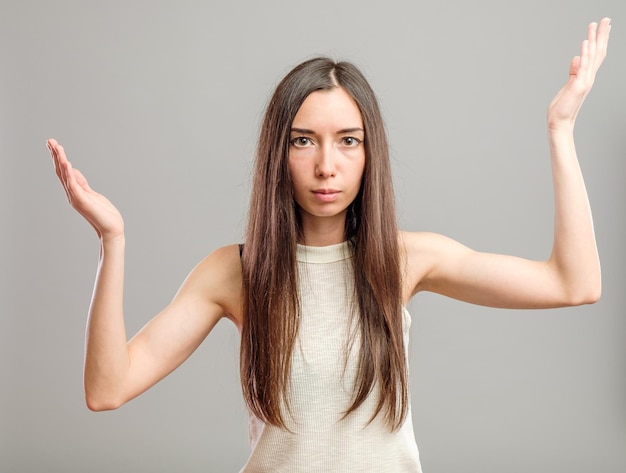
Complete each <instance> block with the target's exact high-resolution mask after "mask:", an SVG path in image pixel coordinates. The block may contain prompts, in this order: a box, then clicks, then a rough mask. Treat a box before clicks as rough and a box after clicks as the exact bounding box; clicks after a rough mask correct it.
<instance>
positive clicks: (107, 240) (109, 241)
mask: <svg viewBox="0 0 626 473" xmlns="http://www.w3.org/2000/svg"><path fill="white" fill-rule="evenodd" d="M125 245H126V237H125V235H124V233H117V234H114V235H100V246H102V247H103V248H109V247H110V248H124V246H125Z"/></svg>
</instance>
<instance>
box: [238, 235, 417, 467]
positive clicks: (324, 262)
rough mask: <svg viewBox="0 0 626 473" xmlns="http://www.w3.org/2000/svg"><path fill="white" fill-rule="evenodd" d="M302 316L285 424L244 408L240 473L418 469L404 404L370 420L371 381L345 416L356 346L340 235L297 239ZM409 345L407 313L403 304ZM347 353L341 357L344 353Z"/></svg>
mask: <svg viewBox="0 0 626 473" xmlns="http://www.w3.org/2000/svg"><path fill="white" fill-rule="evenodd" d="M297 258H298V277H299V281H300V283H299V284H300V286H299V287H300V303H301V309H302V310H301V312H302V313H301V319H300V327H299V334H298V338H297V340H296V345H295V347H294V353H293V358H292V365H291V379H290V385H289V390H288V394H289V401H290V403H291V411H290V412H289V411H287V410H286V408H283V415H284V417H285V423H286V425H287V427H288V429H289V430H290V432H289V431H287V430H284V429H281V428H278V427H275V426H273V425H269V424H265V423H264V422H263V421H261V420H260V419H258V418H256V417H255V416H253V415H250V424H249V426H250V446H251V448H252V453H251V455H250V458H249V459H248V462H247V463H246V465H245V466H244V467H243V469H242V470H241V472H240V473H282V472H285V473H304V472H306V473H310V472H325V473H329V472H337V473H339V472H341V473H346V472H350V473H363V472H376V473H381V472H384V473H409V472H410V473H421V471H422V470H421V467H420V462H419V454H418V450H417V444H416V443H415V436H414V434H413V424H412V421H411V410H410V408H409V412H408V415H407V418H406V421H405V422H404V424H403V425H402V427H401V428H400V429H399V430H398V431H396V432H390V431H389V429H388V428H387V427H386V426H385V424H384V421H383V419H382V416H381V415H379V416H377V417H376V418H375V419H374V420H373V421H372V422H371V423H370V424H368V421H369V420H370V418H371V416H372V414H373V413H374V410H375V407H376V403H377V399H378V396H377V394H376V393H377V390H376V386H375V389H374V390H373V391H372V393H371V394H370V395H369V397H368V398H367V399H366V401H365V402H364V403H363V404H362V405H361V406H360V407H359V408H358V409H357V410H356V411H354V412H352V413H351V414H350V415H349V416H348V417H346V418H345V419H342V416H343V413H344V412H345V411H346V410H347V409H348V408H349V407H350V405H351V404H352V402H351V401H352V394H353V390H354V380H355V378H356V367H357V355H358V350H359V347H360V335H359V332H358V327H357V325H358V316H357V315H353V314H354V313H355V309H356V307H355V304H356V303H353V300H354V297H353V294H354V278H353V276H352V261H351V260H352V256H351V251H350V248H349V246H348V243H347V242H344V243H340V244H338V245H331V246H325V247H309V246H302V245H298V253H297ZM403 317H404V343H405V347H407V346H408V330H409V326H410V323H411V317H410V315H409V313H408V312H407V311H406V310H404V311H403ZM346 353H348V356H347V358H346V355H345V354H346Z"/></svg>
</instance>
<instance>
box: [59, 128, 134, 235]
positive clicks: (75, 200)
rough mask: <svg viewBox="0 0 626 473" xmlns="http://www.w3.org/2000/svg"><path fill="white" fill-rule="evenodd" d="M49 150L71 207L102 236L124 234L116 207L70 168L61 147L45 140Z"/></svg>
mask: <svg viewBox="0 0 626 473" xmlns="http://www.w3.org/2000/svg"><path fill="white" fill-rule="evenodd" d="M48 149H49V150H50V154H51V155H52V159H53V160H54V168H55V171H56V174H57V177H58V178H59V181H61V184H62V185H63V188H64V189H65V194H66V195H67V199H68V200H69V202H70V204H71V205H72V207H74V208H75V209H76V211H77V212H78V213H80V214H81V215H82V216H83V217H84V218H85V219H86V220H87V221H88V222H89V223H90V224H91V226H92V227H93V228H94V230H95V231H96V233H97V234H98V236H99V237H100V238H101V239H103V240H109V239H113V238H117V237H121V236H123V235H124V220H123V219H122V216H121V214H120V213H119V211H118V210H117V209H116V208H115V206H114V205H113V204H112V203H111V202H110V201H109V200H108V199H107V198H106V197H104V196H103V195H101V194H98V193H97V192H95V191H94V190H93V189H91V187H89V183H88V182H87V179H85V176H83V175H82V173H81V172H80V171H79V170H78V169H74V168H73V167H72V164H71V163H70V162H69V161H68V160H67V157H66V156H65V151H64V150H63V146H61V145H60V144H59V143H57V141H56V140H54V139H50V140H48Z"/></svg>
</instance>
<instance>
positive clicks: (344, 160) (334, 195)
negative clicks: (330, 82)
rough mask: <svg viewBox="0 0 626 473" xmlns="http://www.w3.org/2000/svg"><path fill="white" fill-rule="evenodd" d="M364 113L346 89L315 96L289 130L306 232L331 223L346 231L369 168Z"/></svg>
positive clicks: (297, 196) (296, 189) (293, 175)
mask: <svg viewBox="0 0 626 473" xmlns="http://www.w3.org/2000/svg"><path fill="white" fill-rule="evenodd" d="M364 140H365V131H364V129H363V119H362V117H361V112H360V111H359V108H358V107H357V105H356V102H355V101H354V100H353V99H352V97H351V96H350V95H349V94H348V93H347V92H346V91H345V90H344V89H342V88H340V87H336V88H333V89H331V90H328V91H326V90H324V91H316V92H313V93H311V94H310V95H309V96H308V97H307V98H306V99H305V100H304V102H303V103H302V106H301V107H300V109H299V110H298V113H297V114H296V116H295V118H294V120H293V124H292V127H291V134H290V142H289V173H290V175H291V180H292V183H293V187H294V197H295V200H296V202H297V204H298V206H299V207H300V215H301V219H302V225H303V229H304V231H305V232H306V231H307V227H309V226H310V225H316V226H318V225H319V224H322V223H324V222H327V223H332V224H334V225H335V226H336V225H337V224H340V225H341V228H343V225H344V222H345V217H346V212H347V208H348V206H349V205H350V204H351V203H352V201H353V200H354V199H355V197H356V196H357V194H358V192H359V188H360V186H361V178H362V177H363V170H364V168H365V144H364Z"/></svg>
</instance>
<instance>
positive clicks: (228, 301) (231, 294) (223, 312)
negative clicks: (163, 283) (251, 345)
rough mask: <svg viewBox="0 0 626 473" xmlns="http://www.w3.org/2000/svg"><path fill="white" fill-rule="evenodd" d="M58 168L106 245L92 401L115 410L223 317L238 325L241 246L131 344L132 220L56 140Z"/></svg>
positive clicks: (212, 258)
mask: <svg viewBox="0 0 626 473" xmlns="http://www.w3.org/2000/svg"><path fill="white" fill-rule="evenodd" d="M48 147H49V149H50V152H51V154H52V158H53V160H54V164H55V170H56V173H57V176H58V177H59V180H60V181H61V183H62V184H63V187H64V189H65V192H66V195H67V197H68V200H69V202H70V204H71V205H72V207H74V208H75V209H76V210H77V211H78V212H79V213H80V214H81V215H82V216H83V217H84V218H85V219H86V220H87V221H88V222H89V223H90V224H91V226H92V227H93V228H94V230H95V231H96V233H97V234H98V237H99V240H100V258H99V262H98V271H97V276H96V282H95V287H94V292H93V297H92V301H91V305H90V309H89V317H88V321H87V333H86V347H85V378H84V382H85V397H86V401H87V405H88V407H89V408H90V409H92V410H98V411H99V410H107V409H115V408H117V407H119V406H120V405H122V404H124V403H125V402H127V401H129V400H130V399H132V398H134V397H136V396H137V395H139V394H141V393H142V392H143V391H145V390H146V389H148V388H149V387H150V386H152V385H154V384H155V383H157V382H158V381H159V380H161V379H162V378H164V377H165V376H167V375H168V374H169V373H170V372H171V371H173V370H174V369H175V368H176V367H177V366H179V365H180V364H181V363H182V362H183V361H184V360H185V359H187V357H189V355H191V353H193V351H194V350H195V349H196V348H197V347H198V345H199V344H200V343H201V342H202V340H204V338H205V337H206V336H207V335H208V333H209V332H210V331H211V329H212V328H213V327H214V326H215V324H217V322H218V321H219V320H220V319H221V317H223V316H227V317H229V318H231V319H233V321H234V322H235V323H236V324H238V314H240V304H239V301H240V300H241V298H240V295H241V266H240V262H239V251H238V248H237V245H231V246H228V247H224V248H221V249H219V250H217V251H215V252H214V253H212V254H211V255H209V256H208V257H206V258H205V259H204V260H203V261H202V262H201V263H200V264H198V266H196V268H194V270H193V271H192V272H191V273H190V274H189V276H188V277H187V279H186V280H185V282H184V283H183V285H182V286H181V288H180V289H179V291H178V293H177V294H176V296H175V297H174V299H173V300H172V302H171V303H170V304H169V305H168V306H167V307H166V308H165V309H164V310H163V311H161V312H160V313H159V314H158V315H157V316H156V317H154V318H153V319H152V320H151V321H150V322H149V323H148V324H147V325H146V326H145V327H144V328H143V329H142V330H140V331H139V332H138V333H137V335H135V336H134V337H133V338H132V339H131V340H130V341H129V342H127V339H126V329H125V324H124V313H123V293H124V244H125V242H124V223H123V220H122V217H121V215H120V213H119V212H118V211H117V209H116V208H115V207H114V206H113V205H112V204H111V203H110V202H109V201H108V200H107V199H106V198H105V197H104V196H102V195H100V194H98V193H96V192H94V191H93V190H92V189H91V188H90V187H89V185H88V183H87V180H86V179H85V178H84V177H83V175H82V174H81V173H80V172H79V171H78V170H76V169H74V168H73V167H72V165H71V164H70V162H69V161H68V160H67V157H66V156H65V152H64V150H63V147H62V146H60V145H59V144H58V143H57V142H56V141H55V140H49V141H48Z"/></svg>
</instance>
